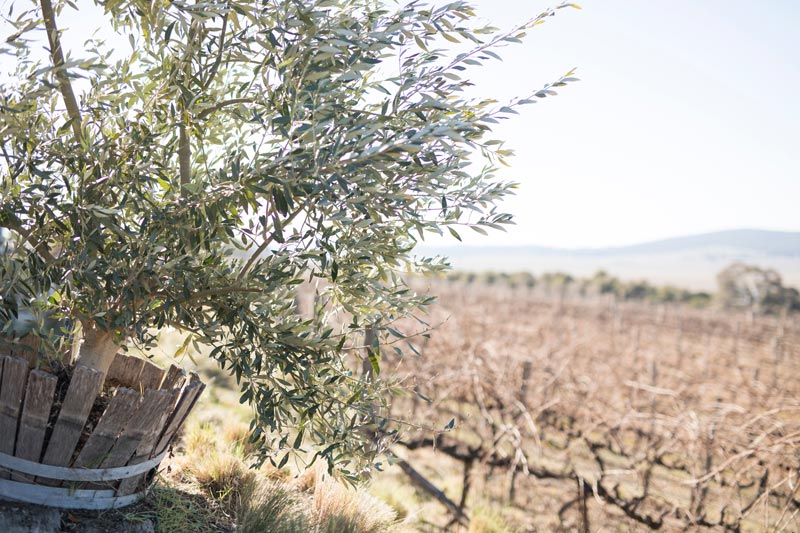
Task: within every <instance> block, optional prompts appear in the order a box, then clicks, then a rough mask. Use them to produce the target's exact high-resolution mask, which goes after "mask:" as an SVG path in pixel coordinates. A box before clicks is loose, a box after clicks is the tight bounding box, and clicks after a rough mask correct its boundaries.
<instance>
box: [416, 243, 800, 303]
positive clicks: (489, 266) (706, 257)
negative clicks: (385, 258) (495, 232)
mask: <svg viewBox="0 0 800 533" xmlns="http://www.w3.org/2000/svg"><path fill="white" fill-rule="evenodd" d="M488 240H489V239H487V241H488ZM419 251H420V252H421V253H423V254H427V255H430V254H442V255H445V256H447V257H449V258H450V261H451V263H452V264H453V266H454V268H456V269H458V270H474V271H484V270H495V271H530V272H533V273H542V272H552V271H556V270H559V271H564V272H568V273H570V274H572V275H575V276H589V275H591V274H593V273H594V272H596V271H597V270H600V269H603V270H606V271H608V272H610V273H612V274H614V275H617V276H620V277H622V278H625V279H647V280H649V281H651V282H653V283H663V284H673V285H679V286H682V287H687V288H691V289H695V290H710V289H713V288H714V287H715V283H716V282H715V276H716V273H717V272H719V271H720V270H722V269H723V268H725V267H726V266H727V265H729V264H730V263H733V262H736V261H741V262H746V263H751V264H756V265H759V266H761V267H770V268H774V269H776V270H777V271H778V272H780V273H781V274H782V276H783V277H784V280H785V281H786V283H787V284H789V285H795V286H797V285H800V232H783V231H767V230H757V229H740V230H730V231H719V232H715V233H705V234H700V235H690V236H684V237H675V238H670V239H663V240H658V241H652V242H646V243H641V244H634V245H631V246H621V247H611V248H596V249H590V248H584V249H560V248H547V247H540V246H516V247H515V246H502V247H493V246H466V245H464V246H437V247H434V246H421V247H419Z"/></svg>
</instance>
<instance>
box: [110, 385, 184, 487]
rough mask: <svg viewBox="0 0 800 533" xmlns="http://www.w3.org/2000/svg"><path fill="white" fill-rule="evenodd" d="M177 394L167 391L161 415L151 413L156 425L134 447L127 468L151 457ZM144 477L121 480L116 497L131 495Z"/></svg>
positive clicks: (176, 391) (177, 391) (143, 475)
mask: <svg viewBox="0 0 800 533" xmlns="http://www.w3.org/2000/svg"><path fill="white" fill-rule="evenodd" d="M179 392H180V391H179V390H177V389H173V390H170V391H167V393H168V394H169V396H170V397H169V399H168V400H167V402H166V403H165V404H164V409H163V410H162V411H161V414H160V415H158V414H157V413H153V416H154V417H157V418H158V423H156V424H153V426H152V428H151V429H150V430H149V431H148V432H147V433H146V434H145V436H144V437H143V438H142V440H141V442H140V443H139V446H137V447H136V451H135V452H134V454H133V457H131V459H130V460H129V461H128V466H133V465H136V464H139V463H143V462H145V461H147V460H148V459H149V458H150V457H151V456H153V449H154V448H155V447H156V444H157V443H158V438H159V437H160V436H161V432H162V430H163V429H164V425H165V424H166V422H167V419H168V417H169V415H170V414H172V407H173V406H174V405H175V400H176V399H177V397H178V393H179ZM145 477H147V475H146V474H140V475H138V476H132V477H129V478H127V479H123V480H122V481H121V482H120V484H119V488H118V489H117V495H119V496H124V495H127V494H133V493H134V492H135V491H136V489H137V488H138V486H139V484H140V482H141V481H143V480H144V479H145Z"/></svg>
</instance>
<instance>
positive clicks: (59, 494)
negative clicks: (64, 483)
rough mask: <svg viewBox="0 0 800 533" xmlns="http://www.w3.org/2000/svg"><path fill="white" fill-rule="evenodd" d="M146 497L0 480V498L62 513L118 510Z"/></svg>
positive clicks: (138, 494) (111, 491) (143, 494)
mask: <svg viewBox="0 0 800 533" xmlns="http://www.w3.org/2000/svg"><path fill="white" fill-rule="evenodd" d="M146 493H147V491H146V490H144V491H141V492H136V493H134V494H128V495H126V496H114V491H113V490H81V489H69V488H61V487H46V486H43V485H31V484H30V483H20V482H18V481H11V480H9V479H0V498H2V499H6V500H14V501H18V502H24V503H33V504H36V505H47V506H50V507H60V508H62V509H94V510H100V509H118V508H120V507H125V506H126V505H130V504H132V503H134V502H136V501H138V500H140V499H141V498H142V497H144V496H145V494H146Z"/></svg>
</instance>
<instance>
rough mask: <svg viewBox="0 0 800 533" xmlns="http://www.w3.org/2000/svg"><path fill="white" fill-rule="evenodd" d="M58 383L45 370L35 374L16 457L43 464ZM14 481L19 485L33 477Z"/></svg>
mask: <svg viewBox="0 0 800 533" xmlns="http://www.w3.org/2000/svg"><path fill="white" fill-rule="evenodd" d="M57 383H58V378H57V377H55V376H54V375H52V374H48V373H47V372H44V371H42V370H31V373H30V374H29V376H28V388H27V390H26V391H25V401H24V404H23V407H22V416H21V417H20V422H19V432H18V434H17V445H16V447H15V451H14V455H15V456H16V457H19V458H20V459H27V460H28V461H36V462H39V459H40V457H41V456H42V447H43V446H44V435H45V432H46V430H47V421H48V418H49V417H50V406H51V405H52V404H53V393H54V392H55V390H56V384H57ZM11 478H12V479H14V480H15V481H31V482H32V481H33V476H28V475H25V474H12V476H11Z"/></svg>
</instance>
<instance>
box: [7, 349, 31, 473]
mask: <svg viewBox="0 0 800 533" xmlns="http://www.w3.org/2000/svg"><path fill="white" fill-rule="evenodd" d="M0 359H2V360H3V378H2V382H1V383H2V384H1V385H0V452H2V453H5V454H8V455H13V454H14V444H15V443H16V440H17V425H18V422H19V414H20V410H21V408H22V398H23V396H24V393H25V381H26V378H27V377H28V361H27V360H25V359H20V358H19V357H10V356H3V357H2V358H0ZM8 477H9V475H8V472H0V478H3V479H6V478H8Z"/></svg>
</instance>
